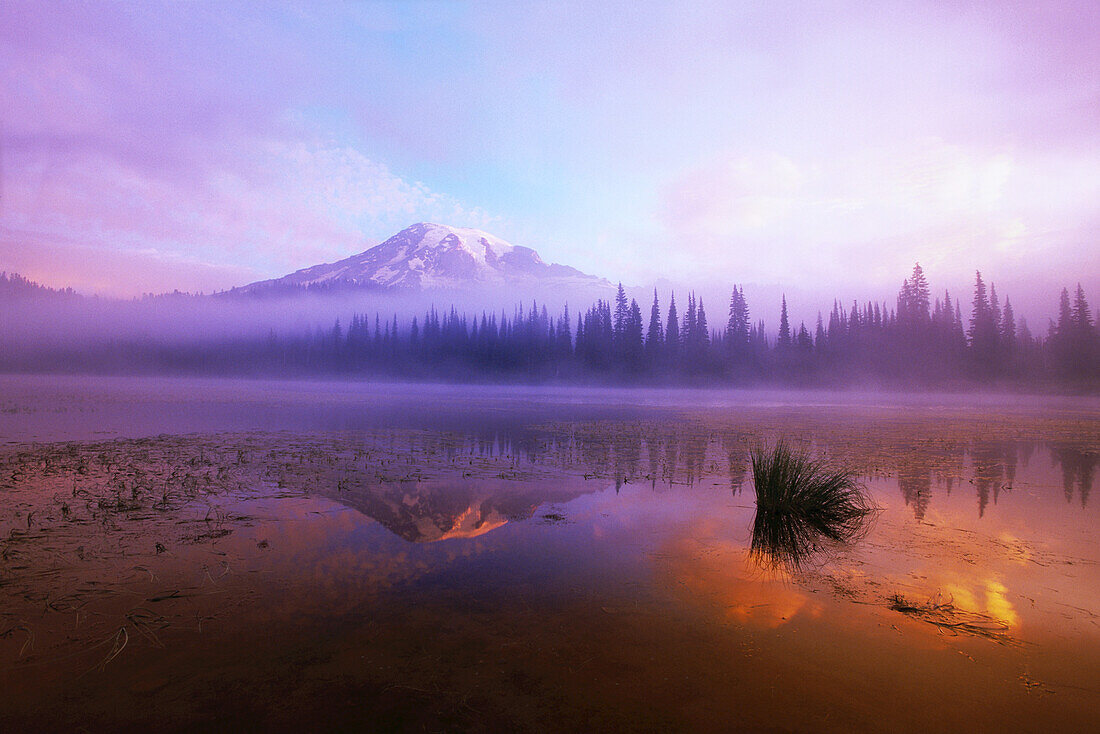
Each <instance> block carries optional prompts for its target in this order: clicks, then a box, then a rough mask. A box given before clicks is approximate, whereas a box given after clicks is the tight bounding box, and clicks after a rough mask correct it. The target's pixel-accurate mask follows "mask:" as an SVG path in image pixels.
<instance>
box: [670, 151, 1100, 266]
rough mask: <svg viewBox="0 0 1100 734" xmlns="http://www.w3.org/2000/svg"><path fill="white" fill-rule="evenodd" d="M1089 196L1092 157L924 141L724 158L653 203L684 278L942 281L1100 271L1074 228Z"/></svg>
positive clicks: (1099, 191)
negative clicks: (1055, 270)
mask: <svg viewBox="0 0 1100 734" xmlns="http://www.w3.org/2000/svg"><path fill="white" fill-rule="evenodd" d="M1098 197H1100V156H1098V155H1089V154H1088V153H1087V152H1086V153H1085V154H1080V153H1079V154H1078V155H1077V156H1075V157H1073V158H1070V157H1068V156H1065V155H1063V154H1061V153H1059V152H1057V151H1023V150H1014V149H1012V148H1010V147H1005V148H996V147H995V148H989V149H982V148H974V147H967V146H962V145H958V144H951V143H948V142H945V141H943V140H941V139H938V138H926V139H919V140H912V141H909V142H908V144H906V145H895V146H890V147H881V146H880V147H870V146H869V147H864V148H858V149H854V150H851V151H848V152H846V153H844V154H839V155H834V156H830V157H825V156H806V157H803V158H799V159H796V158H795V157H793V156H786V155H781V154H778V153H775V152H764V153H749V154H744V153H737V152H734V153H728V154H726V155H723V156H720V157H719V158H718V159H717V160H715V161H713V162H712V163H710V164H707V165H704V166H700V167H698V168H695V169H692V170H689V171H686V172H684V173H682V174H681V175H679V176H678V177H676V178H674V179H673V180H672V181H670V182H669V183H668V184H667V185H666V186H665V187H664V189H663V190H662V193H661V195H660V202H661V212H662V214H661V223H662V225H663V227H664V228H665V231H666V235H665V236H666V238H667V241H668V243H669V245H668V246H669V248H672V249H675V251H676V252H677V253H678V256H679V257H680V258H682V259H683V260H684V262H683V263H682V265H681V266H682V268H683V269H684V271H685V272H690V271H695V272H698V271H699V270H700V269H701V268H702V267H704V266H705V267H709V268H710V269H711V271H712V272H715V271H726V272H736V273H738V274H739V277H743V278H745V279H748V280H756V281H760V282H782V281H791V280H794V281H800V282H803V283H812V282H814V281H815V280H816V281H817V282H827V283H853V282H863V283H866V282H868V281H875V280H876V279H878V280H879V282H880V283H881V282H888V283H890V284H894V282H895V281H897V280H898V279H899V278H900V277H902V276H903V275H904V274H905V273H906V272H908V269H909V268H910V267H911V266H912V263H913V262H914V261H918V260H919V261H920V262H921V263H923V264H925V266H926V267H927V268H929V269H930V271H931V273H932V274H934V275H936V276H940V277H944V278H948V279H958V278H960V277H968V276H969V275H970V274H972V273H973V271H974V269H976V268H982V269H990V270H993V271H994V272H997V273H999V274H1000V275H1001V276H1004V277H1014V276H1017V275H1020V274H1021V273H1023V272H1026V271H1028V270H1031V271H1036V270H1042V269H1044V268H1045V267H1049V265H1050V264H1051V263H1054V262H1057V263H1060V264H1066V263H1072V262H1078V263H1089V262H1091V263H1094V264H1100V263H1097V259H1098V256H1097V255H1096V250H1095V247H1094V246H1093V245H1094V243H1092V244H1090V243H1089V242H1088V241H1087V237H1086V235H1085V234H1084V231H1083V230H1081V229H1080V228H1081V227H1083V225H1084V224H1086V223H1087V222H1088V221H1089V220H1090V217H1091V212H1093V210H1094V204H1093V202H1095V201H1096V200H1097V198H1098ZM1070 242H1075V243H1076V244H1069V243H1070Z"/></svg>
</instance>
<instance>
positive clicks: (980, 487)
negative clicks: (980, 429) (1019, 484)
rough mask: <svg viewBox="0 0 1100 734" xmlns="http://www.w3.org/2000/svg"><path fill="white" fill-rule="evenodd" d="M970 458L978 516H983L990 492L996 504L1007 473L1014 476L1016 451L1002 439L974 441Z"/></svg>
mask: <svg viewBox="0 0 1100 734" xmlns="http://www.w3.org/2000/svg"><path fill="white" fill-rule="evenodd" d="M970 458H971V461H973V464H974V487H975V488H976V489H977V491H978V517H984V516H985V510H986V508H987V507H988V506H989V500H990V496H991V494H992V499H993V503H994V504H996V503H997V500H998V499H999V498H1000V493H1001V488H1002V487H1004V486H1005V480H1006V476H1007V474H1009V473H1011V475H1012V476H1013V477H1015V476H1016V451H1015V447H1014V446H1012V445H1011V444H1009V443H1007V442H1004V441H975V442H974V444H973V445H972V447H971V449H970ZM1009 467H1011V469H1009Z"/></svg>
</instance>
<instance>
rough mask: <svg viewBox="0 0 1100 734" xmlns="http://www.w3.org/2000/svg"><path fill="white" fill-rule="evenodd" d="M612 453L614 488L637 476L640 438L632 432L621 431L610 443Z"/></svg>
mask: <svg viewBox="0 0 1100 734" xmlns="http://www.w3.org/2000/svg"><path fill="white" fill-rule="evenodd" d="M612 447H613V451H614V465H613V466H614V472H615V488H616V489H618V488H619V487H621V486H622V484H623V483H624V482H626V481H629V480H630V479H632V478H633V477H636V476H637V475H638V463H639V461H640V460H641V455H642V438H641V436H640V435H638V434H637V433H634V432H632V431H631V432H627V431H621V432H618V433H616V434H615V438H614V441H613V443H612Z"/></svg>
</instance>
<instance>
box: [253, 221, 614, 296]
mask: <svg viewBox="0 0 1100 734" xmlns="http://www.w3.org/2000/svg"><path fill="white" fill-rule="evenodd" d="M322 284H324V285H350V286H363V287H372V288H382V289H387V290H388V289H400V290H414V291H420V290H436V289H440V290H463V289H469V288H470V287H476V286H494V285H496V286H499V285H504V286H523V285H532V286H539V287H542V288H547V287H549V288H551V289H553V288H557V287H561V288H575V287H577V286H582V287H586V288H592V287H595V288H597V289H603V288H604V287H610V284H609V283H608V282H607V281H606V280H604V279H603V278H597V277H595V276H592V275H586V274H584V273H582V272H580V271H579V270H576V269H574V268H571V267H568V266H565V265H556V264H548V263H546V262H544V261H543V259H542V258H541V257H539V254H538V253H537V252H535V251H534V250H532V249H531V248H529V247H523V246H521V245H513V244H512V243H510V242H507V241H505V240H503V239H501V238H499V237H497V236H495V235H492V234H489V233H488V232H483V231H481V230H479V229H471V228H467V227H452V226H450V225H446V224H436V223H434V222H417V223H416V224H413V225H410V226H408V227H406V228H405V229H403V230H401V231H400V232H398V233H397V234H395V235H394V236H393V237H390V238H389V239H388V240H386V241H385V242H383V243H382V244H380V245H376V246H374V247H372V248H370V249H368V250H365V251H364V252H361V253H359V254H358V255H352V256H351V257H348V258H345V259H343V260H340V261H338V262H334V263H325V264H322V265H314V266H313V267H309V268H304V269H302V270H299V271H297V272H294V273H291V274H290V275H286V276H284V277H282V278H277V279H275V280H269V281H262V282H260V283H253V284H252V285H248V286H245V287H244V288H243V289H242V290H245V291H254V290H259V289H261V288H264V287H272V286H275V287H278V286H291V287H294V286H299V287H304V286H313V285H322Z"/></svg>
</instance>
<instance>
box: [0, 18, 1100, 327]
mask: <svg viewBox="0 0 1100 734" xmlns="http://www.w3.org/2000/svg"><path fill="white" fill-rule="evenodd" d="M1096 38H1100V3H1095V2H1091V1H1089V0H1075V1H1071V2H1049V3H1040V2H1028V3H1013V2H1006V1H1004V0H998V1H997V2H981V1H975V2H941V3H924V2H900V3H896V2H878V3H863V2H799V3H789V2H784V1H783V0H779V1H777V2H768V3H755V2H754V3H743V4H738V3H735V2H730V1H729V0H723V1H720V2H702V3H685V2H678V3H644V2H643V3H637V2H630V3H622V4H617V3H613V2H600V3H590V2H579V3H570V2H552V3H522V2H521V3H514V2H510V3H499V4H497V3H449V2H426V3H382V2H376V3H364V2H358V3H346V4H325V3H318V2H301V3H283V4H267V3H233V2H202V1H200V0H194V1H191V2H173V3H158V2H141V3H137V2H134V3H108V2H95V3H82V2H64V3H53V2H43V1H42V0H35V1H34V2H23V1H22V0H0V100H2V105H0V187H2V188H0V270H7V271H17V272H22V273H24V274H26V275H28V276H29V277H32V278H34V279H36V280H39V281H41V282H44V283H47V284H50V285H55V286H73V287H74V288H76V289H77V290H80V291H83V292H89V293H92V292H94V293H101V294H106V295H114V296H131V295H136V294H140V293H143V292H161V291H169V290H173V289H179V290H184V291H205V292H210V291H213V290H217V289H224V288H228V287H232V286H235V285H241V284H244V283H247V282H250V281H253V280H258V279H262V278H268V277H274V276H279V275H282V274H285V273H287V272H290V271H293V270H296V269H298V268H301V267H306V266H309V265H312V264H316V263H319V262H327V261H332V260H336V259H339V258H342V257H345V256H347V255H350V254H354V253H357V252H360V251H362V250H364V249H366V248H367V247H368V246H370V245H373V244H376V243H378V242H380V241H382V240H384V239H386V238H387V237H389V236H390V235H392V234H394V233H396V232H397V231H399V230H400V229H402V228H403V227H405V226H407V225H409V224H412V223H414V222H417V221H435V222H441V223H446V224H452V225H457V226H470V227H477V228H480V229H484V230H487V231H490V232H492V233H494V234H496V235H498V236H501V237H503V238H505V239H508V240H510V241H512V242H514V243H516V244H524V245H528V246H530V247H534V248H535V249H537V250H538V251H539V252H540V254H542V256H543V258H544V259H545V260H547V261H553V262H561V263H565V264H568V265H572V266H574V267H577V268H579V269H581V270H583V271H585V272H589V273H593V274H597V275H601V276H605V277H607V278H609V279H611V280H613V281H615V280H622V281H623V282H625V283H627V284H634V285H645V284H648V283H652V282H654V281H657V280H659V279H665V280H669V281H673V282H679V283H710V284H724V283H729V284H732V283H755V284H761V285H778V286H779V287H781V288H783V289H788V288H789V289H791V290H792V291H801V292H802V293H804V294H809V295H811V296H813V297H818V298H826V297H828V298H829V299H831V297H832V295H839V296H841V297H845V296H847V298H848V299H849V300H850V298H851V297H853V296H859V297H861V299H865V298H869V297H876V298H878V297H886V296H887V295H888V294H893V293H896V291H897V289H898V286H899V285H900V283H901V279H902V278H903V277H905V276H906V275H907V274H908V272H909V270H910V269H911V268H912V265H913V263H914V262H917V261H919V262H920V263H921V264H922V266H924V268H925V270H926V272H927V273H928V276H929V278H930V280H931V281H932V285H933V287H935V288H937V290H938V289H940V288H942V287H952V288H955V289H959V288H962V289H967V288H969V287H970V284H971V283H972V281H973V273H974V271H975V270H976V269H981V270H982V271H983V275H984V276H985V279H986V280H987V281H988V280H992V281H994V282H996V283H998V288H999V290H1001V291H1011V292H1012V294H1013V295H1014V300H1016V301H1020V300H1023V301H1024V302H1025V303H1027V302H1028V299H1032V300H1033V301H1034V302H1035V303H1037V304H1038V303H1042V304H1047V303H1049V304H1050V305H1049V307H1045V308H1044V311H1051V310H1053V307H1054V304H1055V302H1056V298H1057V290H1060V288H1061V287H1062V285H1073V284H1075V283H1076V282H1077V281H1083V282H1084V284H1085V286H1086V290H1088V289H1089V288H1090V287H1091V288H1092V289H1093V293H1094V295H1093V300H1094V301H1100V292H1096V291H1097V289H1100V45H1098V44H1097V43H1096ZM828 303H831V300H829V301H827V302H826V304H828Z"/></svg>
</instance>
